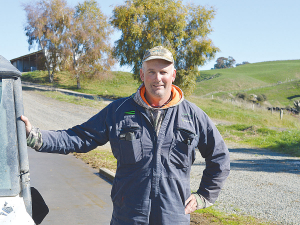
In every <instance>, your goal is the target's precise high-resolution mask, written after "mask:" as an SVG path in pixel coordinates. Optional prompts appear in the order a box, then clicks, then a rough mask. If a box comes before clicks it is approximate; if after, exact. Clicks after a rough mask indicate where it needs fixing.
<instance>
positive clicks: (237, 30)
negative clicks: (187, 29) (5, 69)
mask: <svg viewBox="0 0 300 225" xmlns="http://www.w3.org/2000/svg"><path fill="white" fill-rule="evenodd" d="M96 1H97V2H98V4H99V6H100V8H101V10H102V12H103V13H104V14H106V15H107V16H108V17H110V16H111V15H112V10H113V7H114V6H116V5H122V4H123V3H124V2H125V0H96ZM30 2H32V4H34V1H30V0H9V1H8V0H0V21H1V23H0V55H2V56H3V57H5V58H6V59H8V60H11V59H13V58H17V57H19V56H22V55H26V54H29V53H31V52H34V51H37V50H38V49H37V48H35V49H31V50H30V51H29V49H28V47H29V45H28V43H27V37H26V35H25V31H24V26H25V23H26V15H25V11H24V10H23V7H22V3H30ZM67 2H68V4H69V5H70V6H75V5H77V3H78V2H83V0H67ZM188 2H192V3H194V4H196V5H202V6H207V7H210V6H212V7H214V9H215V10H216V15H215V18H214V19H213V20H212V22H211V26H212V28H213V32H212V33H211V34H210V35H209V38H210V39H211V40H212V41H213V44H214V45H215V46H216V47H218V48H219V49H220V52H218V53H217V54H216V57H215V59H213V60H211V61H210V62H208V63H206V64H205V65H204V66H202V67H200V70H209V69H211V68H213V67H214V64H215V63H216V60H217V58H218V57H228V56H232V57H233V58H234V59H235V60H236V63H242V62H244V61H248V62H250V63H256V62H264V61H275V60H292V59H300V13H299V10H300V1H299V0H284V1H283V0H251V1H241V0H227V1H224V0H183V3H184V4H187V3H188ZM120 34H121V33H120V32H119V31H115V32H114V33H113V35H112V36H111V43H112V44H113V43H114V42H115V41H116V40H118V39H119V37H120ZM113 70H121V71H128V72H129V71H130V70H131V68H130V67H126V66H125V67H120V66H119V65H118V64H116V65H115V66H114V68H113Z"/></svg>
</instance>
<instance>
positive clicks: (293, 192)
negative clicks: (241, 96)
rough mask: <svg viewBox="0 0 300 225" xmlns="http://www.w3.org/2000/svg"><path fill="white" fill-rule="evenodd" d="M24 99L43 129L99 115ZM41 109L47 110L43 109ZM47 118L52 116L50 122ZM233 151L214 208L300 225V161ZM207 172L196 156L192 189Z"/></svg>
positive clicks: (254, 151) (47, 100) (48, 101)
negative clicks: (43, 105) (229, 166)
mask: <svg viewBox="0 0 300 225" xmlns="http://www.w3.org/2000/svg"><path fill="white" fill-rule="evenodd" d="M23 96H24V105H25V115H29V114H32V113H34V115H40V117H35V118H30V120H31V122H32V123H33V124H34V125H35V126H39V124H41V121H43V122H44V121H45V118H46V121H47V124H45V123H43V124H44V125H43V126H42V127H40V128H42V129H63V128H67V127H71V126H73V125H75V124H78V123H81V122H84V121H85V120H87V119H88V118H90V117H91V116H92V115H94V114H95V113H97V112H98V110H97V109H94V108H89V107H83V106H78V105H73V104H69V103H64V102H59V101H56V100H53V99H50V98H46V97H44V96H42V95H40V94H37V93H35V92H33V91H24V92H23ZM29 99H30V100H29ZM28 101H30V102H28ZM42 104H46V106H47V107H39V105H42ZM52 106H55V107H52ZM48 113H50V114H52V116H51V118H50V117H49V116H48ZM69 113H72V114H73V116H72V118H71V117H68V116H67V115H68V114H69ZM53 115H55V116H53ZM48 118H49V119H48ZM66 118H70V119H66ZM228 146H229V151H230V157H231V173H230V176H229V178H228V179H227V181H226V184H225V186H224V188H223V190H222V192H221V194H220V196H219V198H218V200H217V203H216V205H215V207H216V208H217V209H220V210H222V211H225V212H228V213H238V214H245V215H252V216H254V217H256V218H261V219H265V220H268V221H272V222H275V223H276V224H300V158H297V157H290V156H287V155H283V154H278V153H274V152H271V151H268V150H261V149H250V148H239V147H237V146H231V145H228ZM204 167H205V162H204V160H203V159H202V157H201V155H200V154H198V153H197V158H196V161H195V163H194V165H193V167H192V173H191V187H192V190H197V189H198V186H199V182H200V178H201V175H202V171H203V170H204Z"/></svg>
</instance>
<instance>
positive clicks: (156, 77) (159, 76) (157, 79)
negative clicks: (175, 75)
mask: <svg viewBox="0 0 300 225" xmlns="http://www.w3.org/2000/svg"><path fill="white" fill-rule="evenodd" d="M155 80H156V81H161V74H160V73H156V74H155Z"/></svg>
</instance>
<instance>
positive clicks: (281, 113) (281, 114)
mask: <svg viewBox="0 0 300 225" xmlns="http://www.w3.org/2000/svg"><path fill="white" fill-rule="evenodd" d="M282 117H283V109H280V119H281V120H282Z"/></svg>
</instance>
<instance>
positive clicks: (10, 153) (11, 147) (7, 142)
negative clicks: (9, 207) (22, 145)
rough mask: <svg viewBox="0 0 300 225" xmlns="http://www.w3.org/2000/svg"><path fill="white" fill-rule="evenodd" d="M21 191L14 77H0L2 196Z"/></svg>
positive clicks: (0, 173)
mask: <svg viewBox="0 0 300 225" xmlns="http://www.w3.org/2000/svg"><path fill="white" fill-rule="evenodd" d="M19 192H20V185H19V161H18V144H17V134H16V118H15V109H14V96H13V79H1V78H0V196H15V195H17V194H19Z"/></svg>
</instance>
